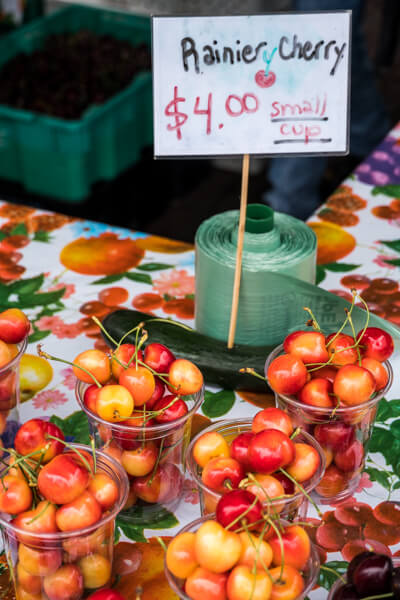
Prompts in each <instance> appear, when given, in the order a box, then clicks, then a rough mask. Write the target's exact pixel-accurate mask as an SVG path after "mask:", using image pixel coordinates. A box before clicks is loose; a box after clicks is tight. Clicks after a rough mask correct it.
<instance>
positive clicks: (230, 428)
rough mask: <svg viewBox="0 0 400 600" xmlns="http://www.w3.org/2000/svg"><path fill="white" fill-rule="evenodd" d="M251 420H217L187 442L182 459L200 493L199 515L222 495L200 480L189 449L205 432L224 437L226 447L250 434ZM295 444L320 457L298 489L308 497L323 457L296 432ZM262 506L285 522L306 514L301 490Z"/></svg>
mask: <svg viewBox="0 0 400 600" xmlns="http://www.w3.org/2000/svg"><path fill="white" fill-rule="evenodd" d="M251 425H252V421H251V420H249V419H234V420H232V421H227V420H225V421H217V422H216V423H214V424H213V425H211V426H210V427H207V429H203V430H202V431H201V432H200V433H198V434H197V435H196V437H194V438H193V440H192V441H191V442H190V445H189V448H188V452H187V457H186V466H187V469H188V472H189V474H190V475H191V477H192V479H193V481H194V482H195V483H196V485H197V487H198V489H199V493H200V508H201V514H202V515H208V514H210V513H213V512H215V510H216V507H217V504H218V501H219V499H220V498H221V496H222V494H220V493H219V492H216V491H215V490H213V489H211V488H210V487H208V486H207V485H205V483H204V482H203V481H202V478H201V473H202V469H201V467H199V465H198V464H197V463H196V461H195V459H194V456H193V447H194V445H195V444H196V442H197V440H198V439H199V438H200V437H201V436H202V435H204V434H205V433H208V432H214V431H216V432H218V433H220V434H221V435H223V436H224V438H225V439H226V441H227V442H228V444H230V443H231V442H232V441H233V440H234V439H235V437H236V436H238V435H239V434H240V433H244V432H246V431H251ZM294 441H295V442H305V443H307V444H310V446H312V447H313V448H315V449H316V450H317V452H318V454H319V457H320V464H319V467H318V469H317V471H316V472H315V473H314V475H313V476H312V477H311V478H310V479H308V480H307V481H304V482H303V483H302V484H301V486H302V487H303V489H304V490H305V491H306V493H307V494H311V492H312V490H313V489H314V488H315V486H316V485H318V484H319V482H320V481H321V479H322V477H323V474H324V470H325V455H324V452H323V451H322V448H321V446H320V445H319V444H318V442H316V440H315V439H314V438H313V437H312V436H311V435H309V434H308V433H305V432H303V431H301V432H299V433H298V435H297V436H296V438H295V440H294ZM264 507H265V508H266V509H268V512H269V513H270V514H274V513H276V514H279V515H280V516H282V517H283V518H285V519H288V520H289V521H292V520H294V519H296V518H298V517H299V518H304V517H305V516H306V515H307V508H308V500H307V497H306V496H305V494H304V493H303V492H302V491H298V492H296V493H295V494H293V495H292V496H290V497H288V498H284V499H277V500H271V501H268V502H265V504H264Z"/></svg>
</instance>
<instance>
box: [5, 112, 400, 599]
mask: <svg viewBox="0 0 400 600" xmlns="http://www.w3.org/2000/svg"><path fill="white" fill-rule="evenodd" d="M310 221H311V222H310V226H311V227H312V228H313V229H314V231H315V232H316V234H317V236H318V283H320V285H322V286H323V287H324V288H326V289H327V290H330V291H332V292H333V293H336V294H338V295H340V296H343V297H345V298H351V296H350V288H352V287H357V288H358V289H362V290H363V295H364V297H365V299H366V301H367V302H368V305H369V307H370V310H371V311H372V312H374V313H376V314H378V315H380V316H383V317H385V318H387V319H388V320H389V321H391V322H393V323H395V324H396V325H400V291H399V282H400V271H399V267H400V231H399V230H398V228H399V227H400V124H399V125H398V126H397V127H395V128H394V129H393V130H392V131H391V132H390V134H389V135H388V136H387V137H386V138H385V140H384V141H383V142H382V144H381V145H380V146H379V147H378V148H377V149H376V150H375V151H374V152H373V153H372V154H371V156H370V157H369V158H368V159H367V160H366V161H365V162H364V163H362V164H361V165H360V166H359V167H358V168H357V169H356V171H355V172H354V173H353V174H352V175H351V176H350V177H349V178H348V179H346V180H345V181H344V182H343V184H342V185H341V186H340V187H339V188H338V189H337V190H336V191H335V193H334V194H332V195H331V196H330V197H329V198H328V199H327V201H326V203H325V205H324V206H323V207H322V208H321V209H320V210H319V211H318V213H317V214H316V215H314V217H312V219H311V220H310ZM110 257H112V259H111V258H110ZM193 295H194V252H193V247H192V246H190V245H188V244H185V243H181V242H177V241H172V240H169V239H164V238H159V237H156V236H152V235H148V234H145V233H140V232H134V231H128V230H126V229H121V228H118V227H111V226H107V225H104V224H100V223H96V222H91V221H84V220H79V219H74V218H71V217H67V216H64V215H60V214H55V213H50V212H44V211H40V210H35V209H33V208H30V207H28V206H20V205H18V206H17V205H13V204H8V203H4V202H3V203H0V305H1V308H3V307H7V306H13V305H14V303H16V305H18V306H19V307H20V308H22V309H23V310H25V311H26V313H27V314H28V316H29V317H30V319H31V322H32V334H31V337H30V344H29V347H28V350H27V354H26V356H25V358H24V366H23V379H22V389H21V392H22V398H23V403H22V405H21V418H22V420H23V421H25V420H27V419H29V418H32V417H46V418H49V417H51V416H52V415H57V416H58V418H59V419H62V420H63V423H62V424H63V428H64V431H65V432H66V433H67V434H68V435H70V436H74V437H75V439H77V440H78V441H81V440H84V439H86V438H87V435H88V430H87V421H86V418H85V417H84V415H83V414H82V413H79V412H77V411H78V406H77V403H76V400H75V399H74V385H75V378H74V376H73V374H72V369H71V368H70V367H69V366H66V365H60V364H59V363H52V369H49V367H48V365H46V363H44V362H43V361H42V360H41V359H39V358H38V357H37V355H36V344H37V343H39V342H40V343H41V344H43V346H44V349H45V350H46V351H47V352H48V353H50V354H54V355H56V356H62V357H65V358H68V359H70V360H73V359H74V357H75V356H76V355H77V354H78V353H79V352H81V351H82V350H84V349H88V348H91V347H93V346H95V347H96V348H103V347H104V342H103V341H102V339H101V336H100V334H99V330H98V328H97V326H96V325H94V324H93V322H92V320H91V318H90V317H91V316H92V315H96V316H98V317H102V316H103V315H105V314H106V313H108V312H110V311H112V310H114V309H115V308H116V307H118V306H120V307H121V306H123V307H127V308H130V307H132V306H133V307H135V308H136V309H138V310H142V311H150V312H152V313H154V314H156V315H159V316H171V317H172V318H176V319H178V320H182V321H183V322H185V323H188V324H190V325H191V324H192V322H193V321H192V319H193V309H194V296H193ZM395 371H396V369H395ZM213 393H215V391H208V392H207V394H206V402H205V403H204V405H203V408H202V417H199V419H198V420H199V421H202V422H203V423H204V422H207V420H208V419H210V418H213V419H215V418H220V417H230V418H237V417H243V416H246V417H251V416H252V415H253V414H255V413H256V412H257V411H258V410H259V408H260V407H263V406H265V405H266V403H267V402H269V401H270V399H269V398H268V397H267V396H265V397H263V396H258V397H255V396H251V395H246V394H243V393H240V394H239V393H234V392H231V391H223V392H222V393H221V396H220V398H219V402H218V405H216V404H213V402H212V394H213ZM396 398H400V381H399V380H398V379H397V380H395V383H394V385H393V388H392V390H391V393H390V397H389V398H388V400H390V402H388V401H387V400H383V401H382V403H381V407H380V410H379V413H378V419H377V426H376V428H375V431H374V434H373V440H372V444H371V450H372V451H373V453H372V454H371V459H370V460H369V461H368V467H367V469H366V471H365V473H364V474H363V475H362V479H361V482H360V486H359V488H358V490H357V493H356V495H355V497H354V498H353V499H352V500H351V501H349V502H348V503H347V509H346V510H348V513H349V514H351V515H352V518H354V519H356V520H357V518H359V519H360V517H357V514H358V513H359V514H360V515H362V526H363V527H362V528H363V533H361V532H360V529H359V528H358V527H356V526H348V525H343V524H341V523H340V522H339V521H338V520H336V526H335V528H334V531H335V534H334V536H332V539H330V540H328V541H327V542H326V543H325V548H324V549H323V553H324V551H325V554H326V556H327V561H328V563H329V564H330V566H332V567H334V568H336V569H338V570H343V568H344V567H345V563H344V562H343V555H342V554H340V553H339V552H336V553H335V552H333V548H337V549H341V550H342V552H343V553H344V554H345V555H346V551H345V550H343V546H345V543H346V542H347V541H348V540H352V539H357V538H359V537H360V535H361V536H363V537H364V538H368V539H369V540H375V542H371V543H372V545H374V546H375V547H376V548H377V549H378V550H379V549H383V546H382V544H384V545H385V546H386V547H389V548H390V550H391V551H392V552H393V553H395V554H396V555H398V556H400V550H399V548H400V546H399V542H400V517H399V520H398V522H397V525H396V526H391V525H388V524H386V525H385V524H382V523H381V522H379V521H376V519H375V518H374V516H373V513H372V508H371V507H373V506H375V505H377V504H378V503H381V502H382V501H385V500H387V499H391V500H398V501H400V481H399V478H400V400H396ZM360 503H361V504H360ZM329 508H330V509H331V510H335V507H329ZM360 510H361V512H360ZM198 516H199V506H198V495H197V492H196V490H195V489H194V488H193V484H192V482H191V481H190V480H186V481H185V485H184V496H183V502H182V505H181V507H180V508H179V510H178V512H177V513H176V515H172V514H171V515H169V517H168V518H167V519H166V521H165V522H163V524H162V527H163V528H164V529H163V530H158V531H156V532H154V531H149V530H145V531H143V529H140V528H137V527H136V528H135V527H127V526H123V529H120V534H121V535H122V536H123V537H125V539H126V538H128V539H129V538H130V539H131V540H134V541H137V540H139V543H138V544H137V545H136V546H135V547H133V548H132V547H130V549H129V548H128V547H127V545H126V543H122V544H120V545H119V546H117V553H118V552H120V558H121V556H122V555H123V554H124V553H126V552H127V551H130V552H131V557H132V556H136V557H137V556H138V553H139V554H140V556H141V560H142V563H141V566H140V567H139V569H138V570H137V571H135V574H133V575H132V574H131V575H130V577H127V576H123V577H121V579H120V581H119V583H118V586H119V589H121V591H122V592H123V593H124V594H125V595H126V597H127V598H134V597H135V588H136V585H138V584H140V585H143V589H144V595H143V600H144V599H149V598H156V597H157V598H160V597H162V598H163V599H168V598H170V597H171V598H172V597H174V596H173V595H172V592H170V591H169V588H168V587H167V585H166V582H165V581H164V580H163V578H162V575H161V570H162V549H161V547H160V546H159V544H158V543H157V541H156V540H155V536H157V535H165V536H170V535H173V534H174V533H175V532H176V531H177V530H178V529H179V527H180V526H182V525H183V524H185V523H187V522H188V521H190V520H192V519H194V518H197V517H198ZM398 516H399V515H398ZM178 521H179V523H180V525H179V524H178ZM359 522H360V521H359ZM168 526H169V527H168ZM154 527H156V524H155V525H154ZM365 532H367V533H365ZM144 536H145V537H147V538H151V543H150V544H145V543H144V541H143V540H144V539H145V537H144ZM123 537H122V538H121V539H123ZM140 540H142V541H141V542H140ZM121 552H122V554H121ZM132 553H133V554H132ZM117 563H118V564H119V565H121V564H123V560H122V558H121V560H119V561H117ZM333 580H334V576H333V577H332V578H329V577H327V576H326V575H324V585H325V586H326V587H329V585H330V583H331V582H332V581H333ZM312 597H313V598H314V597H315V598H324V597H326V591H324V590H323V589H322V590H321V589H319V590H316V591H315V592H313V593H312Z"/></svg>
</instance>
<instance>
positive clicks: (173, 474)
mask: <svg viewBox="0 0 400 600" xmlns="http://www.w3.org/2000/svg"><path fill="white" fill-rule="evenodd" d="M87 387H88V385H87V384H85V383H82V382H80V381H78V382H77V385H76V388H75V389H76V397H77V400H78V403H79V405H80V407H81V408H82V410H83V411H85V413H86V415H87V417H88V420H89V426H90V430H91V433H92V435H93V436H94V439H95V443H96V447H97V448H101V449H103V451H104V452H106V453H107V454H110V455H111V456H113V457H114V458H115V459H116V460H117V461H118V462H120V464H123V465H124V466H125V468H126V469H127V472H128V476H129V480H130V493H129V496H128V503H127V505H126V507H125V509H124V510H123V511H122V513H121V517H122V518H124V519H125V520H127V521H129V522H131V523H134V524H138V525H140V524H143V522H144V521H147V522H148V523H149V528H150V529H151V526H150V523H151V522H155V521H157V519H159V518H162V517H163V515H164V516H165V509H167V510H169V511H172V512H174V511H175V510H176V509H177V507H178V505H179V503H180V502H181V500H182V488H183V481H184V458H185V454H186V449H187V447H188V444H189V441H190V433H191V423H192V418H193V415H194V414H195V412H196V411H197V410H198V409H199V408H200V405H201V403H202V401H203V397H204V388H202V389H201V390H200V391H199V392H198V393H197V394H193V395H192V396H185V400H186V401H187V402H188V408H189V410H188V412H187V414H186V415H184V416H183V417H181V418H179V419H176V420H175V421H171V422H169V423H161V424H156V425H147V426H146V427H143V426H142V425H139V426H131V425H130V426H129V427H128V426H126V425H122V424H120V423H110V422H108V421H104V419H101V418H100V417H99V416H98V415H96V414H94V413H93V412H92V411H90V410H89V409H88V408H87V406H86V405H85V403H84V402H83V398H84V393H85V390H86V389H87ZM138 446H141V447H146V448H147V449H149V452H155V453H156V456H157V460H156V463H155V465H154V466H153V467H151V469H150V471H148V472H146V473H145V474H144V475H142V476H136V475H132V471H133V469H130V468H129V466H128V460H127V459H128V454H127V453H129V452H130V451H132V450H134V449H135V448H137V447H138ZM129 470H130V471H131V474H130V473H129ZM144 470H145V469H144ZM135 472H136V471H135Z"/></svg>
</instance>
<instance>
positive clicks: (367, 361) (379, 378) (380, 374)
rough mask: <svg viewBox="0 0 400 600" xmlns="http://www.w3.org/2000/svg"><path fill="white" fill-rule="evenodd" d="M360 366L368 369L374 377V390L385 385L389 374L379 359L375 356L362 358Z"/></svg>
mask: <svg viewBox="0 0 400 600" xmlns="http://www.w3.org/2000/svg"><path fill="white" fill-rule="evenodd" d="M361 366H362V367H364V369H368V371H369V372H370V373H371V375H372V376H373V378H374V379H375V384H376V391H378V390H382V389H383V388H384V387H385V386H386V384H387V382H388V380H389V374H388V372H387V371H386V369H385V367H384V366H383V364H382V363H381V362H380V361H379V360H376V359H375V358H363V359H362V360H361Z"/></svg>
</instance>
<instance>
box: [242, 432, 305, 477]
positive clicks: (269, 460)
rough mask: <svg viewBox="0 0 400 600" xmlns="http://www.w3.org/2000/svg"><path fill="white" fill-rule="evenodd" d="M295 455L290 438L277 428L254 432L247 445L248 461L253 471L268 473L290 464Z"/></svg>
mask: <svg viewBox="0 0 400 600" xmlns="http://www.w3.org/2000/svg"><path fill="white" fill-rule="evenodd" d="M294 457H295V446H294V443H293V442H292V440H291V439H290V438H289V437H288V436H287V435H286V434H285V433H283V432H282V431H279V430H278V429H264V431H260V432H259V433H256V434H255V436H254V437H253V439H252V440H251V442H250V446H249V461H250V465H251V468H252V470H253V471H256V472H257V473H264V474H266V475H269V474H271V473H273V472H274V471H277V470H278V469H280V468H282V467H285V466H286V465H288V464H290V463H291V462H292V461H293V459H294Z"/></svg>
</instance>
